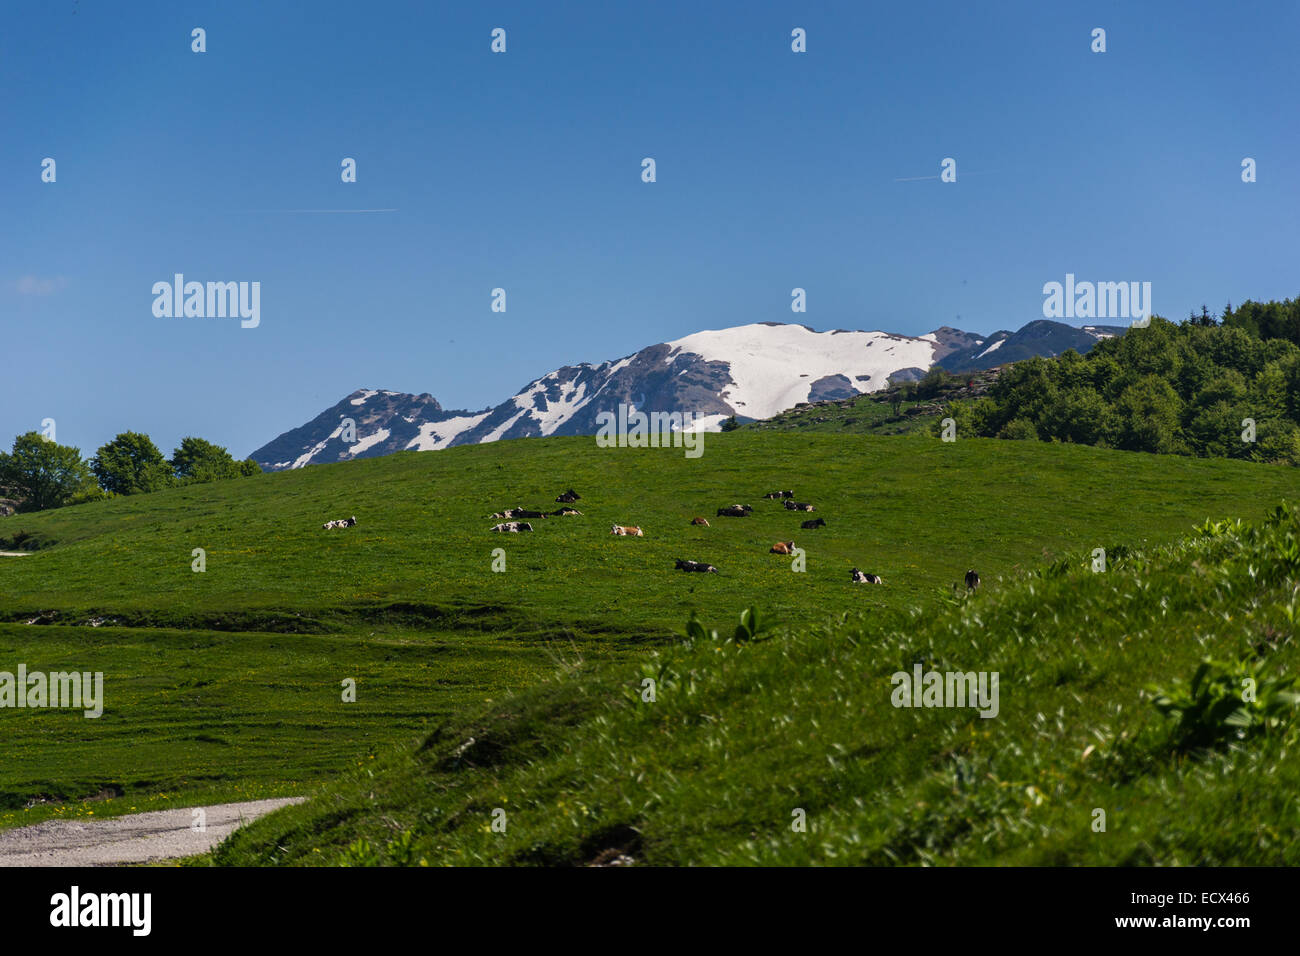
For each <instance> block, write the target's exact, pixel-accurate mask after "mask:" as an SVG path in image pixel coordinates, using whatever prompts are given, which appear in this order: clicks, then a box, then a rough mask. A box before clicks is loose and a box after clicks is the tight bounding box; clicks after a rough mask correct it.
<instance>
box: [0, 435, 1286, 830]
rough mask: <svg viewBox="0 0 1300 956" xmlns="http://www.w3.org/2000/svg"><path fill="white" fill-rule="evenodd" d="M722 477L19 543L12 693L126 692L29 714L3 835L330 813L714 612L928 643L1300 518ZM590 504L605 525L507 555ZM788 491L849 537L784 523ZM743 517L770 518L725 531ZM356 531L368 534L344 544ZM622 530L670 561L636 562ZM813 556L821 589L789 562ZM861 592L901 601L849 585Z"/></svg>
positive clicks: (164, 505) (964, 466) (264, 499)
mask: <svg viewBox="0 0 1300 956" xmlns="http://www.w3.org/2000/svg"><path fill="white" fill-rule="evenodd" d="M704 447H705V453H704V455H703V457H702V458H699V459H686V458H685V457H684V456H683V455H682V452H681V450H680V449H678V450H672V449H598V448H596V447H594V444H593V443H592V441H591V439H589V438H559V439H528V440H521V441H512V442H501V443H497V444H492V445H482V446H467V447H459V448H455V449H450V450H448V451H444V452H437V453H420V454H416V453H407V454H401V455H395V456H391V457H387V458H380V459H369V460H363V461H357V462H351V463H347V464H340V465H326V466H316V467H312V468H309V469H305V470H301V471H294V472H285V473H280V474H275V475H267V476H263V477H259V478H256V479H251V480H241V481H231V482H218V483H214V484H209V485H199V486H191V487H187V488H178V489H173V490H169V491H165V492H159V493H156V494H152V495H145V496H138V497H131V498H119V499H115V500H112V501H107V502H100V503H95V504H88V505H81V506H76V507H71V508H65V509H60V510H58V511H54V512H47V513H41V514H37V515H19V516H15V517H10V518H5V519H0V549H6V548H13V547H19V548H35V549H36V550H35V552H34V553H33V554H32V555H31V556H28V557H23V558H0V669H4V670H14V669H15V668H16V666H17V664H18V663H25V664H26V665H27V667H28V669H29V670H41V669H43V670H63V669H66V668H70V667H73V668H76V669H79V670H102V671H103V672H104V674H105V696H106V704H105V713H104V716H103V717H101V718H99V719H98V720H85V719H83V718H81V717H80V716H79V715H76V714H72V713H69V712H66V711H31V710H25V711H17V710H6V711H0V719H3V720H4V721H5V722H6V723H5V729H6V731H7V736H6V742H7V751H6V761H5V762H4V764H3V765H0V826H12V825H15V824H20V823H26V822H33V821H35V820H37V819H40V818H41V817H42V816H48V815H52V814H59V813H62V814H69V813H89V812H92V811H93V812H94V813H95V814H96V815H104V814H108V813H116V812H122V811H124V810H128V809H131V808H133V807H134V808H139V809H144V808H146V807H152V806H158V805H167V804H172V803H185V802H204V801H215V800H221V799H232V798H236V797H239V796H263V795H279V794H285V793H302V792H308V791H309V790H311V789H313V788H315V787H318V786H319V785H321V784H323V783H324V782H326V781H328V780H331V779H333V778H334V777H335V776H336V775H337V774H338V773H339V772H340V771H342V770H344V769H346V768H349V767H356V766H357V764H358V763H359V762H360V763H361V764H363V765H364V764H367V763H370V762H371V758H372V756H373V757H374V758H375V760H374V762H379V761H380V760H382V759H383V756H384V755H385V754H389V755H390V756H391V754H392V753H394V752H395V753H397V754H401V753H404V752H405V749H404V748H406V747H407V746H408V745H409V743H410V741H412V740H418V739H423V738H425V737H427V736H428V735H429V734H430V733H431V732H432V731H433V730H434V728H436V727H438V726H442V725H444V724H447V722H448V721H451V722H453V723H451V724H449V726H455V724H454V721H463V720H466V719H469V718H470V717H471V716H472V715H475V714H478V713H479V712H480V710H481V708H482V707H483V706H484V702H485V701H487V700H492V701H500V700H502V699H504V697H505V695H506V694H507V692H509V691H512V690H522V691H524V692H525V693H530V691H529V690H528V689H529V688H534V687H537V686H541V682H542V681H543V680H544V679H545V678H547V677H550V676H553V675H554V674H556V672H557V670H558V671H561V672H563V671H564V670H565V669H567V668H571V667H575V666H576V667H579V668H580V669H582V673H584V674H585V673H586V670H587V669H589V668H592V667H597V668H599V667H604V666H608V667H610V668H616V667H618V666H624V667H626V666H631V665H632V664H636V665H637V666H639V665H640V663H641V662H644V661H645V660H646V657H647V654H648V653H649V652H650V651H651V650H652V649H653V648H660V647H664V646H666V645H667V644H668V643H669V642H671V640H672V636H673V634H674V632H675V631H676V630H677V629H679V628H680V626H681V624H682V622H683V620H684V619H685V617H686V615H687V614H688V613H689V611H690V610H692V609H698V610H699V611H700V612H701V613H702V614H703V615H704V616H705V617H706V618H708V619H709V620H711V621H713V622H715V623H721V622H725V621H731V620H733V619H734V618H735V616H736V615H737V614H739V612H740V611H741V610H742V609H743V608H745V607H747V606H749V605H751V604H752V605H757V606H759V607H761V608H762V610H763V611H764V612H765V615H766V616H767V617H768V618H770V619H772V620H774V621H777V622H781V623H784V624H787V625H791V626H795V627H797V628H805V627H806V628H809V629H816V628H818V627H821V626H822V625H823V622H825V621H826V620H828V619H829V618H831V617H833V616H835V615H840V614H846V613H847V614H850V615H855V616H857V615H862V616H863V617H862V618H861V620H864V621H874V620H875V619H877V618H878V619H880V620H882V621H884V620H890V619H892V618H893V616H895V615H899V614H910V613H912V610H913V609H915V608H922V609H927V610H926V613H927V614H928V613H930V611H931V610H934V609H937V608H940V607H942V606H943V605H944V602H945V601H947V600H948V599H949V598H950V596H951V586H952V584H953V582H955V581H957V580H959V579H960V576H961V574H962V572H964V570H965V569H966V568H967V567H975V568H978V569H979V571H980V573H981V574H982V575H983V577H984V580H985V586H986V589H987V590H988V591H989V592H990V595H992V594H994V593H998V592H1001V591H1002V590H1003V589H1004V588H1005V587H1006V586H1007V583H1009V582H1011V581H1013V580H1019V579H1021V578H1023V577H1024V576H1025V575H1027V574H1029V573H1031V572H1032V570H1033V569H1035V568H1038V567H1040V566H1041V565H1042V564H1044V563H1045V562H1049V563H1050V562H1051V561H1053V560H1055V559H1057V558H1058V557H1059V556H1061V555H1063V554H1079V553H1084V552H1087V551H1090V550H1091V549H1092V548H1095V547H1106V548H1112V547H1113V546H1115V545H1119V544H1123V545H1127V546H1130V547H1134V548H1136V547H1143V546H1158V545H1163V544H1168V543H1170V542H1173V541H1175V540H1176V539H1178V538H1179V536H1181V535H1183V534H1185V533H1186V532H1187V531H1188V529H1190V528H1191V527H1192V526H1193V525H1195V524H1197V523H1199V522H1201V521H1203V520H1205V519H1206V518H1209V517H1214V518H1218V517H1224V516H1242V517H1245V518H1248V519H1252V520H1254V519H1259V518H1261V517H1262V516H1263V515H1264V514H1265V513H1266V512H1267V510H1268V509H1269V508H1270V507H1271V506H1272V504H1274V503H1276V502H1277V501H1279V500H1282V499H1283V498H1286V497H1287V496H1288V495H1292V494H1293V493H1294V488H1295V485H1294V478H1293V475H1294V473H1293V472H1291V471H1290V470H1289V469H1283V468H1274V467H1265V466H1259V465H1252V464H1249V463H1243V462H1232V461H1221V460H1198V459H1181V458H1180V459H1173V458H1167V457H1157V456H1149V455H1136V454H1124V453H1118V452H1113V451H1105V450H1100V449H1093V448H1087V447H1079V446H1068V445H1046V444H1040V443H1029V442H1006V441H997V440H965V439H963V440H959V441H958V442H956V443H951V444H945V443H942V442H940V441H938V440H936V439H933V438H930V437H928V436H906V437H880V436H872V435H854V436H852V437H850V438H846V437H845V436H842V435H834V434H816V433H809V434H803V433H774V432H762V431H756V430H754V431H751V430H748V429H744V430H741V431H738V432H733V433H729V434H725V435H709V436H708V438H707V439H706V442H705V446H704ZM568 487H574V488H576V489H577V490H578V491H579V492H580V493H581V494H582V495H583V498H582V500H581V501H579V502H577V507H578V508H579V509H580V510H582V511H583V512H584V513H583V515H582V516H580V517H570V518H549V519H546V520H538V521H534V522H533V524H534V526H535V527H536V528H537V530H536V531H535V532H534V533H532V534H522V535H500V534H493V533H491V532H490V531H489V530H488V529H489V528H490V527H491V525H492V524H494V523H495V522H494V521H493V520H492V519H490V518H487V517H486V516H487V515H488V514H490V513H491V512H493V511H497V510H500V509H503V508H506V507H512V506H516V505H522V506H524V507H529V508H547V509H553V508H555V507H557V506H556V505H555V504H554V502H553V499H554V497H555V496H556V495H557V494H558V493H559V492H560V491H563V490H564V489H566V488H568ZM778 488H793V489H794V490H795V491H796V492H797V493H798V497H799V498H800V499H801V500H807V501H811V502H814V503H815V504H816V505H817V507H818V511H817V512H816V515H817V516H824V517H825V518H826V521H827V527H826V528H823V529H819V530H817V531H811V532H803V531H801V529H800V528H799V524H800V522H801V521H802V520H803V519H805V518H807V517H809V516H808V515H806V514H802V513H798V512H787V511H785V510H784V509H783V508H782V507H781V505H780V504H779V503H776V502H771V501H764V500H762V498H761V496H762V494H763V493H764V492H766V491H769V490H774V489H778ZM733 502H743V503H749V504H752V505H753V506H754V508H755V513H754V515H753V516H751V517H749V518H744V519H729V518H719V517H716V516H715V512H716V509H717V508H718V507H720V506H723V505H727V504H731V503H733ZM347 515H356V516H357V518H358V521H359V523H358V525H357V526H356V527H355V528H350V529H346V530H336V531H330V532H326V531H323V530H322V529H321V527H320V525H321V524H322V523H323V522H324V521H325V520H327V519H330V518H336V517H343V516H347ZM694 515H704V516H706V517H708V518H709V520H710V521H711V523H712V527H708V528H699V527H692V526H690V524H689V521H690V518H691V517H692V516H694ZM615 522H618V523H620V524H630V523H635V524H639V525H641V526H642V527H643V528H644V529H645V537H644V538H614V537H611V536H610V535H609V533H608V530H609V526H610V525H611V524H613V523H615ZM792 538H793V539H794V541H795V542H796V543H797V544H798V545H799V546H800V547H802V548H804V549H805V550H806V559H807V571H806V572H804V573H796V572H794V571H792V568H791V561H790V559H789V558H784V557H778V556H776V555H770V554H768V553H767V550H768V548H769V547H770V545H771V544H772V543H773V542H774V541H776V540H790V539H792ZM195 548H203V549H205V551H206V562H207V570H206V571H205V572H204V573H202V574H198V573H194V572H193V571H192V570H191V562H192V561H193V557H192V551H193V549H195ZM496 548H502V549H504V552H505V561H506V570H505V571H504V572H501V573H498V572H494V571H493V570H492V564H493V550H494V549H496ZM678 557H682V558H690V559H696V560H704V561H708V562H711V563H713V564H715V565H716V566H717V567H718V568H719V570H720V573H719V574H717V575H692V574H682V573H680V572H676V571H674V570H673V562H674V559H676V558H678ZM853 566H857V567H860V568H863V569H864V570H869V571H872V572H875V573H877V574H880V575H882V576H883V578H884V580H885V582H886V584H885V585H884V586H883V587H855V586H853V585H851V584H849V583H848V569H849V568H850V567H853ZM999 579H1002V580H1001V581H1000V580H999ZM855 619H857V618H855ZM29 620H37V621H42V622H51V623H45V624H43V625H41V626H38V625H36V624H32V625H29V624H27V623H25V622H26V621H29ZM91 621H97V622H99V623H100V625H101V626H98V627H90V626H87V624H88V623H89V622H91ZM602 673H604V672H602ZM624 673H625V672H624V671H616V670H611V671H609V672H608V674H609V675H610V676H607V677H599V678H598V677H592V678H591V680H592V681H594V682H595V684H598V683H599V681H601V680H614V679H615V677H614V676H613V675H621V674H624ZM347 678H353V679H355V680H356V681H357V685H358V695H357V701H356V703H350V704H344V703H342V701H341V700H340V682H341V681H342V680H344V679H347ZM617 679H618V680H623V679H624V678H623V677H622V676H619V677H617ZM595 684H593V686H595ZM770 686H773V687H775V686H777V685H770ZM788 689H789V688H780V689H779V690H778V691H776V692H777V693H785V692H786V690H788ZM593 692H594V691H593ZM510 706H511V708H514V707H515V706H516V705H515V704H513V703H512V704H511V705H510ZM561 728H562V724H557V725H556V729H557V730H558V729H561ZM393 748H397V750H396V751H394V750H393ZM394 759H396V758H394ZM42 797H43V798H46V800H47V802H46V803H43V804H37V805H35V806H33V807H32V808H30V809H27V808H26V807H27V804H28V803H30V802H32V801H34V800H38V799H39V798H42ZM91 797H96V798H101V799H99V800H97V801H96V802H93V803H89V802H86V800H87V798H91Z"/></svg>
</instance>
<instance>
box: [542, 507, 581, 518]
mask: <svg viewBox="0 0 1300 956" xmlns="http://www.w3.org/2000/svg"><path fill="white" fill-rule="evenodd" d="M550 513H551V514H553V515H558V516H559V517H561V518H567V517H568V516H569V515H580V514H582V512H581V511H579V510H578V509H577V508H560V509H558V510H556V511H552V512H550Z"/></svg>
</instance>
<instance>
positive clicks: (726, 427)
mask: <svg viewBox="0 0 1300 956" xmlns="http://www.w3.org/2000/svg"><path fill="white" fill-rule="evenodd" d="M739 427H740V422H738V421H736V416H735V415H732V416H731V417H730V418H728V419H725V420H724V421H723V422H722V430H723V431H724V432H734V431H735V430H736V429H737V428H739Z"/></svg>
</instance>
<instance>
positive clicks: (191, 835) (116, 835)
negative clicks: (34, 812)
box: [0, 797, 304, 866]
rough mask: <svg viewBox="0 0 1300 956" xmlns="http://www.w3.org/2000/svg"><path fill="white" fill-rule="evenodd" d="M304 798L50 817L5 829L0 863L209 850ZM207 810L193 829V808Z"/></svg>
mask: <svg viewBox="0 0 1300 956" xmlns="http://www.w3.org/2000/svg"><path fill="white" fill-rule="evenodd" d="M303 799H304V798H303V797H286V798H281V799H276V800H250V801H248V802H247V803H218V804H215V805H213V806H210V807H183V808H181V809H178V810H153V811H150V812H149V813H132V814H129V815H127V816H122V817H110V818H108V819H106V820H94V821H91V820H46V821H45V822H44V823H37V824H34V825H32V826H29V827H19V828H18V829H16V830H5V831H4V832H0V866H112V865H114V864H118V863H149V862H152V861H155V860H173V859H177V858H179V857H183V856H193V855H194V854H196V853H204V852H206V851H208V850H210V849H212V848H213V847H214V846H216V845H217V844H218V843H220V842H221V841H222V840H224V839H225V838H226V837H228V836H230V834H232V833H234V832H235V830H236V829H238V828H239V827H241V826H243V825H244V824H245V823H248V822H249V821H251V820H256V819H257V818H258V817H260V816H263V815H265V814H267V813H270V812H271V811H272V810H278V809H280V808H281V807H284V806H288V805H290V804H293V803H302V801H303ZM196 809H201V810H203V813H204V820H203V823H204V825H205V829H204V830H202V831H199V830H195V829H192V827H193V826H194V824H195V816H194V812H193V811H194V810H196Z"/></svg>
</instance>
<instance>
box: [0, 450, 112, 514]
mask: <svg viewBox="0 0 1300 956" xmlns="http://www.w3.org/2000/svg"><path fill="white" fill-rule="evenodd" d="M0 486H3V487H4V488H6V489H8V491H9V492H10V493H11V494H12V495H13V496H14V497H16V498H17V499H19V501H20V504H19V506H18V507H19V510H21V511H44V510H46V509H47V508H59V507H62V506H63V505H65V504H69V503H71V502H73V501H75V500H77V499H78V497H79V496H84V495H86V493H87V492H88V491H89V488H91V487H93V486H94V479H93V478H92V477H91V474H90V469H89V468H88V467H86V463H85V462H84V461H82V459H81V450H80V449H78V448H73V447H71V446H70V445H59V444H57V443H55V442H52V441H50V440H49V439H48V438H46V437H45V436H43V435H41V434H40V432H34V431H32V432H27V433H26V434H23V435H19V436H18V437H17V438H15V439H14V444H13V451H12V452H8V453H6V452H0Z"/></svg>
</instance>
